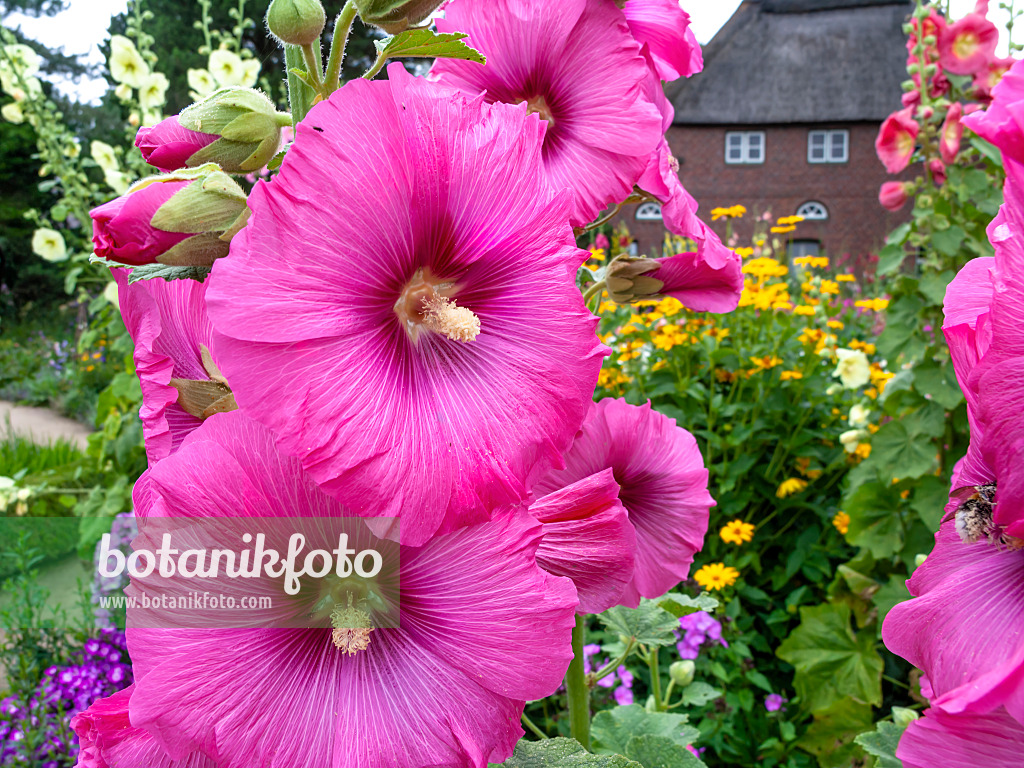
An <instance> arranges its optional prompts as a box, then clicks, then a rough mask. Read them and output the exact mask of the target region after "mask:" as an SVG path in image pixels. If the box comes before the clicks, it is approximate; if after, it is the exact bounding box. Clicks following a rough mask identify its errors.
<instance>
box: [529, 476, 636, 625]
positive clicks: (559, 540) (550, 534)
mask: <svg viewBox="0 0 1024 768" xmlns="http://www.w3.org/2000/svg"><path fill="white" fill-rule="evenodd" d="M530 515H532V516H533V517H534V518H536V519H537V520H539V521H540V522H541V523H543V525H544V531H543V534H544V535H543V539H542V540H541V545H540V548H539V549H538V550H537V564H538V565H540V567H541V568H543V569H544V570H545V571H547V572H548V573H553V574H554V575H556V576H568V577H569V578H570V579H572V581H573V584H575V585H576V592H577V594H578V596H579V602H580V604H579V609H578V610H579V612H580V613H601V612H602V611H606V610H608V609H609V608H611V607H612V606H613V605H617V604H618V602H619V598H620V597H621V595H622V592H623V590H625V588H626V585H627V584H629V582H630V580H631V579H632V578H633V560H634V557H635V550H636V533H635V531H634V528H633V526H632V524H631V523H630V522H629V517H628V515H627V513H626V509H625V507H623V506H622V502H620V501H619V485H618V483H616V482H615V478H614V475H613V472H612V470H611V469H606V470H604V471H603V472H598V473H597V474H594V475H591V476H590V477H586V478H583V479H582V480H580V481H579V482H576V483H572V484H571V485H568V486H566V487H565V488H562V489H560V490H557V491H555V492H554V493H550V494H548V495H547V496H545V497H543V498H542V499H539V500H538V501H536V502H534V503H533V504H532V505H531V506H530Z"/></svg>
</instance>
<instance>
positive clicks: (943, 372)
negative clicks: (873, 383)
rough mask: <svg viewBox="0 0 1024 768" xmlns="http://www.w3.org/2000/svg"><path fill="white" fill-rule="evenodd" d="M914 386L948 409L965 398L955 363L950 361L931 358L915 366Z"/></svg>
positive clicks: (954, 406)
mask: <svg viewBox="0 0 1024 768" xmlns="http://www.w3.org/2000/svg"><path fill="white" fill-rule="evenodd" d="M914 387H915V388H916V389H917V391H918V392H920V393H921V394H922V395H926V396H928V397H930V398H931V399H933V400H934V401H935V402H936V403H938V404H939V405H941V406H942V407H943V408H945V409H947V410H952V409H953V408H956V407H957V406H958V405H960V403H961V401H962V400H963V399H964V395H963V392H961V391H960V385H959V384H957V381H956V373H955V372H954V371H953V364H952V363H949V362H947V363H946V364H945V365H940V364H939V363H937V362H935V361H934V360H929V361H927V362H926V363H924V364H922V365H919V366H917V367H916V368H914ZM886 389H888V386H886Z"/></svg>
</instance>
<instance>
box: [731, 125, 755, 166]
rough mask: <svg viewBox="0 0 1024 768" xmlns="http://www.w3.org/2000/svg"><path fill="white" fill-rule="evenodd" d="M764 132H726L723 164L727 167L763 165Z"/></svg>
mask: <svg viewBox="0 0 1024 768" xmlns="http://www.w3.org/2000/svg"><path fill="white" fill-rule="evenodd" d="M764 149H765V146H764V131H728V132H727V133H726V134H725V162H726V163H728V164H729V165H760V164H762V163H764Z"/></svg>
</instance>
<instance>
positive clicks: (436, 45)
mask: <svg viewBox="0 0 1024 768" xmlns="http://www.w3.org/2000/svg"><path fill="white" fill-rule="evenodd" d="M466 37H468V35H465V34H463V33H461V32H453V33H450V34H439V33H437V32H432V31H431V30H429V29H407V30H406V31H405V32H400V33H399V34H397V35H395V36H394V37H392V38H389V39H387V40H378V41H376V42H375V43H374V45H376V46H377V53H378V54H379V55H380V56H383V57H384V58H388V59H393V58H397V57H400V56H407V57H415V58H431V59H467V60H468V61H476V62H479V63H480V64H484V63H486V62H487V59H486V58H484V55H483V54H482V53H480V51H478V50H476V49H475V48H470V47H469V46H468V45H466V44H465V43H464V42H462V41H463V40H464V39H465V38H466Z"/></svg>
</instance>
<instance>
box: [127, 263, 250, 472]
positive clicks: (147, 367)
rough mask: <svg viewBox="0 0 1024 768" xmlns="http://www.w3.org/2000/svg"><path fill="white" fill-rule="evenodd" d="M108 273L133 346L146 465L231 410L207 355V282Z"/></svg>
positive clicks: (229, 399) (210, 328) (210, 330)
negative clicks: (209, 419) (134, 278)
mask: <svg viewBox="0 0 1024 768" xmlns="http://www.w3.org/2000/svg"><path fill="white" fill-rule="evenodd" d="M111 272H112V273H113V275H114V279H115V280H116V281H117V287H118V304H119V306H120V309H121V317H122V318H123V319H124V324H125V327H127V329H128V333H129V334H130V335H131V337H132V341H134V342H135V352H134V359H135V372H136V373H137V374H138V376H139V383H140V385H141V386H142V407H141V408H140V409H139V416H140V417H141V419H142V431H143V434H144V436H145V438H146V457H147V458H148V459H149V463H150V465H151V466H152V465H153V464H154V463H155V462H157V461H160V460H161V459H164V458H166V457H167V456H169V455H170V454H171V453H173V452H174V451H175V450H177V448H178V446H179V445H181V441H182V440H184V439H185V436H186V435H188V434H189V433H190V432H191V431H192V430H194V429H195V428H196V427H198V426H199V425H200V424H202V423H203V419H204V418H206V417H207V416H209V415H210V414H212V413H216V412H218V411H220V410H233V409H234V407H235V405H234V400H233V398H232V397H231V392H230V390H229V389H228V387H227V385H226V383H225V381H224V379H223V377H222V376H221V375H220V372H219V370H218V369H217V366H216V364H215V363H214V362H213V356H212V354H211V353H210V351H209V350H210V347H211V346H212V345H213V326H212V325H211V323H210V319H209V317H208V316H207V313H206V289H207V285H208V283H199V282H196V281H195V280H170V281H167V280H139V281H137V282H135V283H131V284H129V283H128V275H129V273H130V271H129V270H127V269H113V270H111ZM204 411H207V412H206V413H205V414H204Z"/></svg>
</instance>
